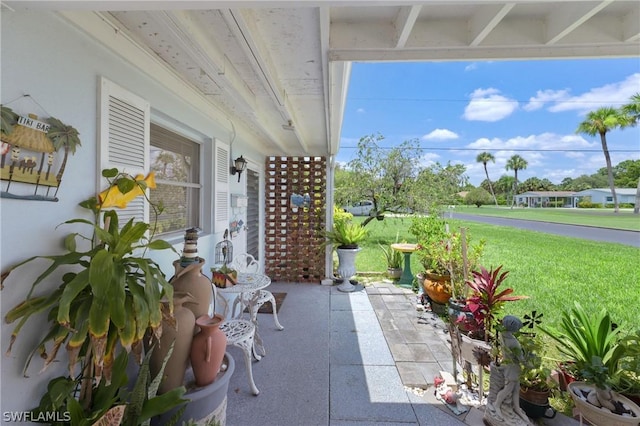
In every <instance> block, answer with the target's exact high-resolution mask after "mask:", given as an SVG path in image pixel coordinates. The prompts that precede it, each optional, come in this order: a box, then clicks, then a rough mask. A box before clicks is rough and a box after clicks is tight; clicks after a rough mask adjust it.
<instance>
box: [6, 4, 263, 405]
mask: <svg viewBox="0 0 640 426" xmlns="http://www.w3.org/2000/svg"><path fill="white" fill-rule="evenodd" d="M1 19H2V22H1V31H2V39H1V43H2V74H1V100H2V103H3V104H6V103H8V102H10V101H12V100H14V99H16V98H20V97H21V96H22V95H24V94H29V95H31V96H32V97H33V99H35V100H36V101H37V103H38V104H39V105H40V106H41V107H42V108H43V109H44V110H45V111H46V112H47V113H48V114H50V115H52V116H55V117H57V118H59V119H61V120H62V121H63V122H65V123H67V124H70V125H72V126H74V127H75V128H76V129H78V131H79V132H80V139H81V142H82V146H80V147H78V149H77V151H76V153H75V155H73V156H70V158H69V161H68V164H67V168H66V171H65V173H64V176H63V181H62V184H61V187H60V189H59V192H58V194H57V196H58V198H59V202H43V201H26V200H14V199H6V198H3V199H1V200H0V214H1V216H0V219H1V223H2V224H1V238H2V243H1V247H0V248H1V251H0V263H1V267H2V270H5V269H6V268H7V267H8V266H9V265H12V264H14V263H16V262H18V261H20V260H23V259H25V258H27V257H30V256H33V255H43V254H55V253H57V252H59V251H60V250H61V247H62V239H63V238H64V236H65V235H67V234H68V233H70V232H72V231H73V230H74V228H73V227H72V226H68V225H65V226H62V227H59V228H57V229H56V226H57V225H58V224H60V223H62V222H64V221H65V220H68V219H71V218H76V217H82V215H84V212H85V210H84V209H81V208H79V207H78V206H77V204H78V203H79V202H80V201H82V200H84V199H86V198H88V197H90V196H92V195H93V194H95V191H96V188H97V187H98V185H99V184H101V185H102V184H104V182H98V178H97V176H98V173H97V172H96V157H97V148H96V140H97V128H96V126H97V124H96V120H97V117H96V114H97V92H98V81H99V77H100V76H104V77H106V78H108V79H109V80H111V81H113V82H115V83H117V84H118V85H120V86H122V87H123V88H125V89H127V90H129V91H131V92H133V93H135V94H136V95H138V96H140V97H142V98H144V99H146V100H148V101H149V102H150V103H151V109H152V121H154V117H158V118H159V117H161V116H162V117H164V118H165V121H166V120H167V119H168V120H169V121H170V122H174V123H175V124H176V126H179V127H184V128H187V129H189V130H190V131H191V132H192V134H195V135H198V136H199V137H200V139H201V142H203V145H202V148H203V149H202V151H201V152H202V153H201V157H202V162H203V164H202V168H201V169H202V182H203V185H204V187H203V190H202V193H203V194H204V195H203V201H202V205H203V208H202V209H203V212H202V214H203V217H204V218H205V222H204V223H203V229H204V233H203V235H202V236H201V237H200V240H199V250H200V255H201V257H204V258H205V259H206V260H207V264H208V265H209V264H212V260H213V247H214V245H215V243H216V242H219V241H220V240H221V235H212V234H211V230H212V223H213V219H212V217H213V215H214V214H215V212H212V211H211V195H210V194H211V192H212V166H211V164H212V159H213V150H212V147H211V140H213V139H214V138H217V139H220V140H221V141H223V142H226V143H229V142H230V139H231V132H230V130H229V129H230V125H229V123H228V122H222V121H221V120H220V118H219V117H212V116H210V115H207V114H205V113H202V112H201V111H199V110H197V109H195V108H193V107H192V106H190V103H189V100H188V99H186V100H185V99H180V98H179V97H177V96H176V95H175V93H173V92H172V91H171V90H170V89H169V88H167V87H165V86H164V85H162V84H159V83H158V82H156V81H154V79H153V78H152V77H150V76H149V75H145V73H144V72H142V71H141V70H138V69H136V68H134V67H133V66H132V65H130V64H129V63H127V62H126V61H124V60H123V59H121V58H120V57H118V55H116V54H115V53H114V52H112V51H110V50H108V49H107V48H104V47H101V46H100V45H98V44H97V43H96V42H95V41H94V40H93V39H90V38H88V37H87V36H86V35H85V34H84V33H82V32H81V31H80V30H78V29H76V28H75V27H73V26H71V25H70V24H68V23H67V22H66V21H65V20H64V19H63V18H61V17H59V16H58V15H55V14H52V13H48V12H10V11H5V10H3V12H2V17H1ZM23 103H26V104H27V105H28V104H29V103H30V101H28V100H26V99H22V100H19V101H16V102H15V103H12V104H11V105H9V106H10V107H16V106H20V105H24V104H23ZM34 112H36V113H40V114H42V112H41V111H39V110H36V111H34ZM258 143H259V142H258V141H248V140H243V139H242V138H241V137H239V138H237V139H236V140H235V141H234V142H233V152H234V153H240V152H241V153H242V154H243V155H244V156H245V157H246V158H249V159H250V160H252V161H253V162H255V163H256V164H263V163H264V157H263V156H262V155H261V154H259V153H258V152H257V150H253V149H251V146H252V144H258ZM254 146H256V145H254ZM230 182H231V187H230V191H231V192H232V193H244V178H243V180H242V182H241V183H237V182H236V179H235V177H234V178H233V179H231V180H230ZM4 183H5V182H3V184H4ZM236 213H237V212H236ZM84 217H85V218H88V217H87V216H84ZM76 230H80V229H79V228H76ZM241 237H242V235H241ZM171 242H172V243H174V244H175V247H176V248H177V250H178V251H180V250H181V248H182V239H181V238H179V237H178V238H175V239H172V240H171ZM234 248H235V250H236V252H239V251H243V250H244V240H243V238H237V239H236V240H234ZM165 253H167V254H165V255H162V256H156V260H157V261H158V262H159V263H160V265H161V267H162V268H163V271H164V272H165V273H166V274H167V276H171V275H172V274H173V268H172V266H171V263H172V261H173V260H175V259H176V256H175V255H174V254H169V253H168V252H165ZM42 265H45V264H44V263H41V264H40V266H42ZM41 271H42V269H41V268H36V267H35V265H32V266H29V267H25V268H21V269H19V270H16V271H15V272H13V273H12V274H11V276H10V277H9V278H8V279H7V280H6V281H5V282H4V289H3V290H2V292H1V293H0V296H1V299H2V300H1V303H2V316H3V317H4V314H5V313H6V312H7V311H8V310H9V309H10V308H11V307H13V306H14V305H15V304H17V303H18V302H19V301H21V300H22V299H23V298H24V297H25V295H26V293H27V291H28V290H29V286H30V283H31V282H33V280H34V279H35V277H36V276H37V273H38V272H41ZM54 284H56V283H52V282H45V283H42V285H41V287H43V288H46V287H47V286H49V287H51V286H52V285H54ZM37 293H38V292H37V291H36V294H37ZM43 325H44V318H43V317H40V318H39V319H34V320H32V321H31V322H30V323H29V324H28V325H27V326H26V327H25V328H24V329H23V331H22V334H21V335H20V338H19V339H18V340H17V341H16V343H15V345H14V348H13V351H12V353H11V355H10V356H9V357H4V356H2V357H0V358H1V359H0V363H1V371H2V376H1V385H2V388H1V389H2V392H1V402H2V406H1V411H2V412H6V411H21V410H25V409H29V408H33V407H34V406H36V405H37V404H38V401H39V399H40V397H41V396H42V394H43V392H44V390H45V388H46V384H47V382H48V381H49V379H50V378H51V377H54V376H57V375H61V374H64V371H65V369H64V367H65V362H64V361H66V360H65V358H64V356H59V359H60V360H61V361H62V362H60V363H57V364H55V365H54V366H52V367H51V368H50V371H47V372H46V373H44V374H39V373H38V372H39V370H40V368H41V366H42V363H41V360H40V359H39V358H38V357H35V358H34V360H33V363H32V365H31V367H30V369H29V370H28V375H29V376H30V377H29V378H24V377H23V376H22V367H23V364H24V360H25V359H26V356H27V354H28V353H29V351H30V349H31V348H32V347H33V346H34V344H35V343H36V342H37V341H38V340H39V339H40V338H42V336H43V334H44V331H45V328H44V327H43ZM12 329H13V325H7V324H4V322H3V324H2V336H1V337H0V347H1V348H2V351H3V352H4V351H5V350H6V349H7V347H8V344H9V337H10V333H11V331H12ZM62 352H63V351H61V353H62Z"/></svg>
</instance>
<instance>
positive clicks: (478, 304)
mask: <svg viewBox="0 0 640 426" xmlns="http://www.w3.org/2000/svg"><path fill="white" fill-rule="evenodd" d="M501 270H502V265H500V266H499V267H497V268H495V269H492V270H490V271H488V270H487V269H486V268H484V267H483V266H481V267H480V271H473V272H472V274H473V279H472V280H467V283H466V284H467V285H468V286H469V288H471V290H472V294H471V296H469V297H468V298H467V301H466V302H467V308H468V309H469V312H471V314H472V315H473V321H471V319H470V318H465V319H463V320H462V321H463V322H464V324H465V325H467V326H468V327H469V328H470V331H473V329H474V328H475V329H477V331H478V332H480V333H476V334H484V338H485V340H487V339H488V337H489V333H488V332H490V331H491V326H492V324H493V323H494V321H495V318H496V314H497V313H498V312H499V311H500V309H502V306H503V305H504V303H505V302H511V301H515V300H520V299H525V298H526V297H527V296H511V293H513V289H512V288H506V289H504V290H502V291H499V287H500V285H501V284H502V283H503V282H504V280H505V279H506V278H507V275H508V274H509V271H504V272H501ZM473 322H475V325H474V324H472V323H473ZM482 332H483V333H482Z"/></svg>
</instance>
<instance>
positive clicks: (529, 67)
mask: <svg viewBox="0 0 640 426" xmlns="http://www.w3.org/2000/svg"><path fill="white" fill-rule="evenodd" d="M635 93H640V58H620V59H580V60H578V59H575V60H540V61H487V62H420V63H409V62H405V63H396V62H386V63H354V64H353V66H352V70H351V80H350V83H349V90H348V93H347V102H346V107H345V113H344V120H343V125H342V134H341V142H340V150H339V152H338V154H337V157H336V160H337V161H338V162H339V163H341V164H343V163H347V162H348V161H349V160H351V159H353V158H354V157H355V156H356V155H357V150H356V149H355V148H356V146H357V142H358V140H359V139H360V138H361V137H364V136H367V135H372V134H374V135H377V134H380V135H382V136H384V138H385V139H384V141H382V142H381V143H380V146H383V147H393V146H397V145H399V144H400V143H402V142H403V141H406V140H412V139H417V140H418V141H419V145H420V147H421V148H422V155H421V158H420V159H419V162H420V165H422V166H425V167H426V166H429V165H432V164H434V163H436V162H439V163H441V164H443V165H445V164H447V162H449V161H450V162H451V163H452V164H456V163H461V164H464V165H465V166H466V170H467V171H466V174H467V176H468V177H469V181H470V183H471V184H473V185H475V186H477V185H479V184H480V183H481V182H482V181H483V180H484V179H485V178H486V176H485V173H484V168H483V166H482V163H477V162H476V156H477V155H478V154H479V153H480V152H483V151H488V152H490V153H492V154H493V155H494V157H495V159H496V161H495V163H489V164H488V165H487V168H488V172H489V177H490V178H491V180H492V181H495V180H497V179H498V178H499V177H500V176H502V175H503V174H506V175H509V176H513V171H507V170H506V169H505V164H506V162H507V160H508V159H509V157H511V156H512V155H514V154H518V155H520V156H521V157H523V158H524V159H525V160H527V162H528V166H527V168H526V169H525V170H520V171H518V180H519V181H520V182H522V181H524V180H526V179H528V178H530V177H537V178H539V179H544V178H546V179H549V180H550V181H551V182H553V183H556V184H558V183H560V182H561V181H562V180H563V179H564V178H566V177H571V178H576V177H578V176H580V175H583V174H586V175H591V174H593V173H595V172H597V170H598V169H600V168H602V167H606V164H605V159H604V154H603V153H602V144H601V142H600V137H599V136H595V137H591V136H588V135H584V134H577V133H576V129H577V127H578V125H579V124H580V123H581V122H582V121H583V120H584V119H585V115H586V113H587V112H589V111H593V110H596V109H598V108H600V107H603V106H612V107H615V108H618V107H620V106H621V105H623V104H625V103H628V102H629V98H630V97H631V96H632V95H633V94H635ZM607 145H608V147H609V151H610V152H611V161H612V164H613V165H616V164H618V163H619V162H621V161H624V160H628V159H632V160H637V159H640V126H637V127H634V128H627V129H624V130H613V131H611V132H609V133H607ZM616 151H617V152H616Z"/></svg>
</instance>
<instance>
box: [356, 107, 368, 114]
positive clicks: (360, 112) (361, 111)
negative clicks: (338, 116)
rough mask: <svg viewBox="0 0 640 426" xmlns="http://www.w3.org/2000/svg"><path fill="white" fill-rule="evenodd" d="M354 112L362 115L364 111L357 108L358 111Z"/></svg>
mask: <svg viewBox="0 0 640 426" xmlns="http://www.w3.org/2000/svg"><path fill="white" fill-rule="evenodd" d="M356 112H357V113H358V114H364V113H365V112H366V111H365V110H364V108H358V109H357V110H356Z"/></svg>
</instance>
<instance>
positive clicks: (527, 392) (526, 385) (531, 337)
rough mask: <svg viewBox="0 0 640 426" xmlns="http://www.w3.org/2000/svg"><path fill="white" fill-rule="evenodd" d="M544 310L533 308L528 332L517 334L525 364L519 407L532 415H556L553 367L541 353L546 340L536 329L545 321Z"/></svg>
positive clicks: (527, 318) (527, 317)
mask: <svg viewBox="0 0 640 426" xmlns="http://www.w3.org/2000/svg"><path fill="white" fill-rule="evenodd" d="M542 316H543V315H542V313H540V314H539V313H538V312H537V311H533V312H531V313H530V314H527V315H525V316H524V321H523V327H524V328H525V330H526V331H524V332H520V333H519V334H518V336H517V338H518V341H519V342H520V345H521V347H522V356H523V365H522V369H521V371H520V407H521V408H522V409H523V410H524V411H525V413H527V415H528V416H529V417H531V418H534V419H536V418H540V417H545V418H553V417H555V415H556V412H555V410H554V409H553V408H551V407H550V405H549V397H550V395H551V391H552V390H553V389H555V388H556V386H557V385H556V382H554V381H553V380H551V369H550V368H549V366H548V365H547V364H546V363H545V362H544V361H543V358H542V356H541V354H542V353H543V350H544V341H543V339H542V336H540V335H539V334H538V333H537V332H536V330H535V328H536V326H537V325H539V324H540V323H541V321H542Z"/></svg>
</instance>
